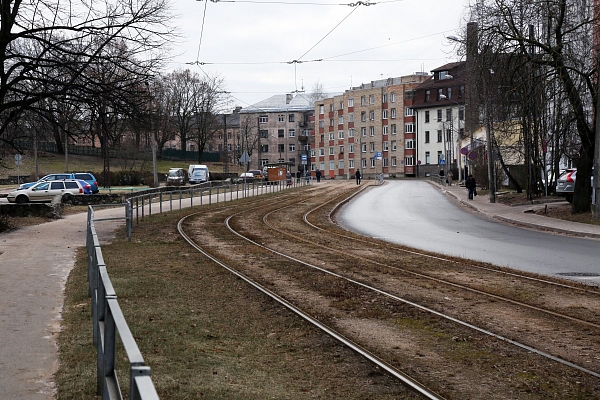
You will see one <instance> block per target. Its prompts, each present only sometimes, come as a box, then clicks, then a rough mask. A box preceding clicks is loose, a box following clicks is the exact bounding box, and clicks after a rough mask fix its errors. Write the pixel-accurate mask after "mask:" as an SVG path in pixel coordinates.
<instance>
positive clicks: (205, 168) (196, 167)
mask: <svg viewBox="0 0 600 400" xmlns="http://www.w3.org/2000/svg"><path fill="white" fill-rule="evenodd" d="M197 170H202V171H205V180H203V181H202V182H208V181H209V180H210V172H209V171H208V166H206V165H204V164H190V166H189V167H188V176H192V175H193V174H194V171H197ZM198 183H201V182H198Z"/></svg>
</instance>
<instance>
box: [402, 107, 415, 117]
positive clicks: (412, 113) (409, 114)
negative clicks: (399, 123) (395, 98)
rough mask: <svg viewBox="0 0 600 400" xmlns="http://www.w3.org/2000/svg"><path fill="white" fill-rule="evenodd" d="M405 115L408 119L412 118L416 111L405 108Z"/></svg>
mask: <svg viewBox="0 0 600 400" xmlns="http://www.w3.org/2000/svg"><path fill="white" fill-rule="evenodd" d="M404 115H405V116H407V117H412V116H414V115H415V110H413V109H412V108H410V107H404Z"/></svg>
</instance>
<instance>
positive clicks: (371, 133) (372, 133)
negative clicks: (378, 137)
mask: <svg viewBox="0 0 600 400" xmlns="http://www.w3.org/2000/svg"><path fill="white" fill-rule="evenodd" d="M369 136H375V127H374V126H370V127H369Z"/></svg>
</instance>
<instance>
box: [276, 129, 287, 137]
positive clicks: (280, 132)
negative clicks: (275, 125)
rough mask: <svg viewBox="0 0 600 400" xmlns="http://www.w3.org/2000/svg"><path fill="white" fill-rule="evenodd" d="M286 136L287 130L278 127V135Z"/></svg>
mask: <svg viewBox="0 0 600 400" xmlns="http://www.w3.org/2000/svg"><path fill="white" fill-rule="evenodd" d="M284 136H285V130H283V129H278V130H277V137H284Z"/></svg>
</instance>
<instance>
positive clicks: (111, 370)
mask: <svg viewBox="0 0 600 400" xmlns="http://www.w3.org/2000/svg"><path fill="white" fill-rule="evenodd" d="M266 183H267V182H265V181H254V182H244V181H240V182H236V183H233V184H229V183H227V184H224V183H221V184H219V183H214V182H209V183H207V184H202V185H197V186H193V187H186V188H183V187H181V188H177V189H175V190H170V189H168V188H159V189H152V190H149V191H147V192H145V193H144V194H142V195H133V196H131V197H129V198H128V199H127V201H126V203H125V204H120V205H90V206H88V217H87V230H86V248H87V256H88V284H89V288H88V295H89V296H90V297H91V298H92V319H93V332H94V345H95V346H96V349H97V377H96V390H97V394H98V395H101V396H102V399H103V400H121V399H123V394H122V392H121V388H120V385H119V380H118V377H117V373H116V371H115V364H116V362H115V361H116V359H115V355H116V347H117V346H116V344H117V333H118V334H119V337H120V338H121V343H122V344H123V348H124V349H125V352H126V354H127V359H128V361H129V382H130V384H129V399H131V400H157V399H158V394H157V392H156V389H155V387H154V383H153V382H152V378H151V377H150V367H148V366H146V365H145V363H144V359H143V357H142V354H141V352H140V350H139V348H138V346H137V343H136V342H135V339H134V338H133V335H132V333H131V331H130V329H129V326H128V325H127V322H126V321H125V317H124V315H123V312H122V311H121V307H120V306H119V302H118V301H117V294H116V293H115V290H114V288H113V286H112V283H111V281H110V278H109V276H108V272H107V270H106V264H105V263H104V258H103V257H102V249H101V248H100V241H99V240H98V235H97V233H96V227H95V222H97V221H108V220H116V219H124V220H125V223H126V230H127V237H128V238H129V240H131V231H132V224H133V212H134V210H135V218H136V221H138V219H139V214H140V211H141V215H142V220H143V219H144V213H145V211H144V210H145V207H144V206H145V205H147V206H148V207H147V208H148V215H152V207H151V205H152V204H153V203H154V202H156V200H158V202H159V212H161V213H162V212H163V202H165V201H166V199H165V197H166V198H167V199H168V201H169V202H168V204H169V209H168V211H173V209H174V208H173V198H175V200H176V201H177V200H179V207H178V208H177V209H181V208H182V200H183V199H184V198H187V199H189V206H190V207H191V206H193V205H194V197H198V201H199V205H202V204H203V202H204V200H203V198H204V197H207V199H206V201H207V202H208V204H211V203H212V202H213V200H214V201H216V202H217V203H218V202H219V201H227V196H228V195H229V200H230V201H231V200H233V199H234V193H235V199H238V198H244V197H248V196H251V195H258V194H264V193H273V192H276V191H280V190H284V189H287V188H291V187H294V186H304V185H309V184H310V181H309V180H306V179H302V180H300V181H296V179H295V178H294V179H292V181H291V183H289V184H288V181H286V180H284V181H275V182H268V183H269V184H266ZM165 189H166V190H165ZM240 191H241V196H240ZM106 207H124V209H125V212H124V214H125V215H124V217H117V218H94V208H106ZM138 222H139V221H138Z"/></svg>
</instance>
